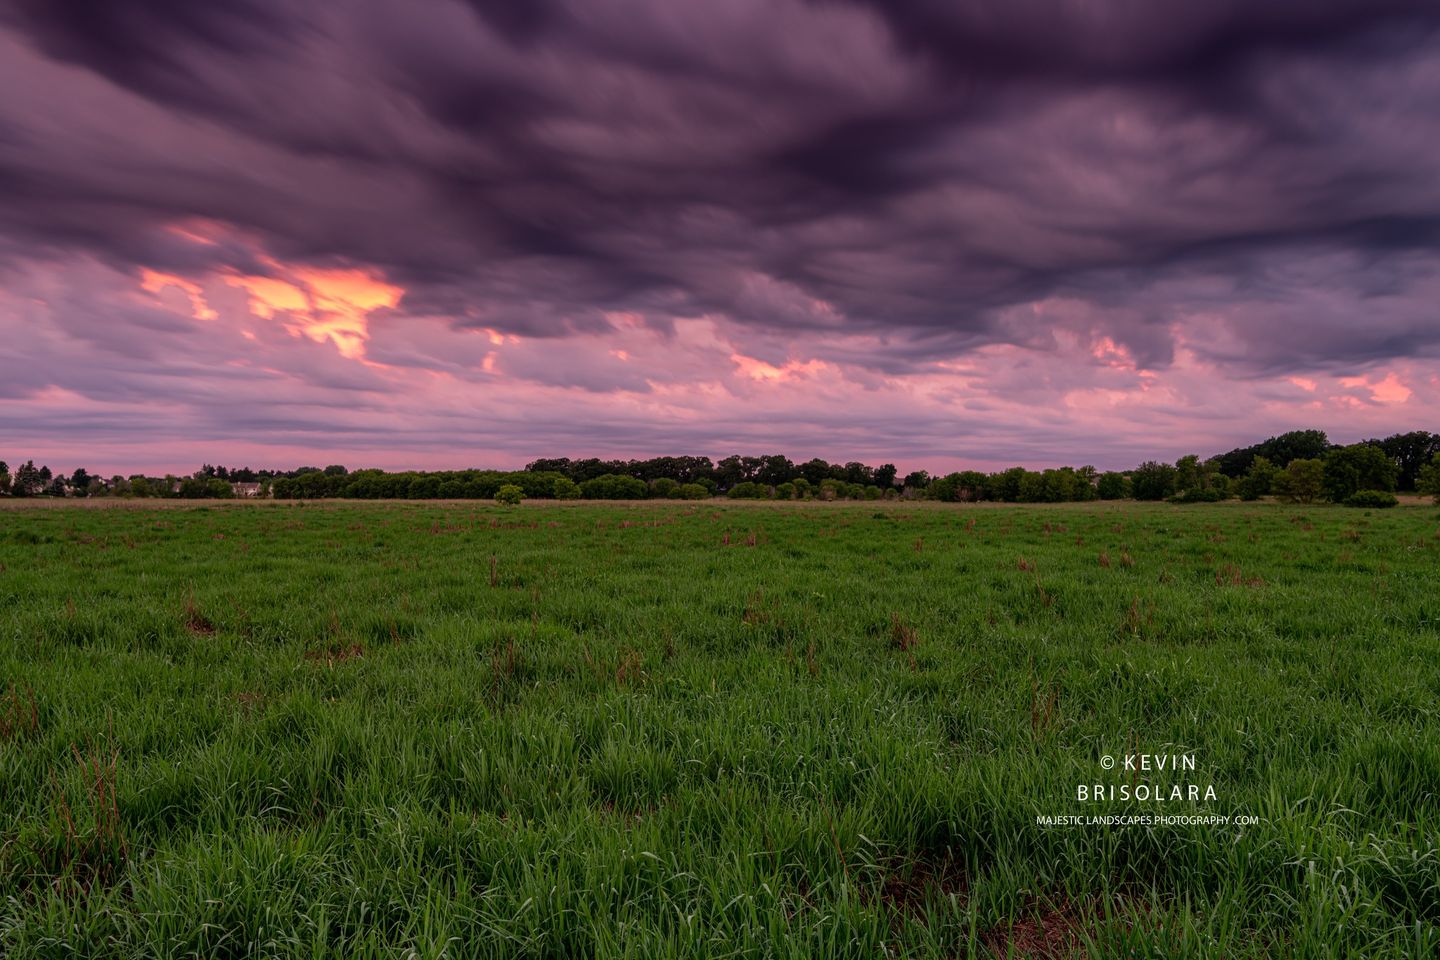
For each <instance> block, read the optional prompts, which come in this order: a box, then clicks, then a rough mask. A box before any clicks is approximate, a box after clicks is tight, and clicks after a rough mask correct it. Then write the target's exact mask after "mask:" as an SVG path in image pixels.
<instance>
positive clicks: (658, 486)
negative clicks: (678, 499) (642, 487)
mask: <svg viewBox="0 0 1440 960" xmlns="http://www.w3.org/2000/svg"><path fill="white" fill-rule="evenodd" d="M679 489H680V484H678V483H676V482H675V481H674V480H671V479H670V478H669V477H657V478H656V479H654V480H651V481H650V496H652V497H655V498H657V499H660V500H668V499H670V498H671V497H674V496H675V495H676V494H675V491H676V490H679Z"/></svg>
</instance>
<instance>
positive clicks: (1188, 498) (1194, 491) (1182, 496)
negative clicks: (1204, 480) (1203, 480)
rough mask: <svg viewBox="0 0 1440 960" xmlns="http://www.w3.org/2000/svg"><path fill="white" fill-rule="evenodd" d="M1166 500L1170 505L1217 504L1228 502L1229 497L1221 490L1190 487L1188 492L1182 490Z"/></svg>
mask: <svg viewBox="0 0 1440 960" xmlns="http://www.w3.org/2000/svg"><path fill="white" fill-rule="evenodd" d="M1167 499H1169V501H1170V502H1171V503H1219V502H1220V501H1221V500H1228V499H1229V496H1228V495H1227V494H1226V492H1225V491H1223V490H1214V489H1211V490H1205V489H1202V488H1200V487H1191V488H1190V489H1189V490H1183V491H1181V492H1180V493H1177V494H1175V496H1173V497H1169V498H1167Z"/></svg>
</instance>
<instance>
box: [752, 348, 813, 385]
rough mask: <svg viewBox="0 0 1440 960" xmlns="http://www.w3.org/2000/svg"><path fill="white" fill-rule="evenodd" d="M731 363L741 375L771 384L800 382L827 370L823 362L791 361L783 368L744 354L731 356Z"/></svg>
mask: <svg viewBox="0 0 1440 960" xmlns="http://www.w3.org/2000/svg"><path fill="white" fill-rule="evenodd" d="M730 361H731V362H732V363H734V364H735V366H736V367H738V368H739V369H740V374H741V375H742V376H745V377H749V378H750V379H751V380H761V381H766V382H769V383H779V382H782V381H785V380H800V379H804V378H806V377H811V376H814V375H815V374H817V373H819V372H820V371H821V370H824V369H825V361H823V360H807V361H805V362H804V363H801V362H800V361H798V360H791V361H789V362H787V363H786V364H785V365H784V366H782V367H777V366H775V365H774V364H773V363H766V362H765V361H764V360H756V359H755V358H754V357H747V356H745V354H743V353H732V354H730Z"/></svg>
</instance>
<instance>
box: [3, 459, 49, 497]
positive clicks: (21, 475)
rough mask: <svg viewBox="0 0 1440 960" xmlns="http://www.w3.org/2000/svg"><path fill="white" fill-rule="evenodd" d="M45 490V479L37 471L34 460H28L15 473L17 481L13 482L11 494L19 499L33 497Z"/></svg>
mask: <svg viewBox="0 0 1440 960" xmlns="http://www.w3.org/2000/svg"><path fill="white" fill-rule="evenodd" d="M43 489H45V478H44V477H43V476H42V475H41V473H40V471H39V470H37V469H35V461H34V460H26V461H25V462H24V463H23V464H21V466H20V467H19V469H17V470H16V471H15V479H14V480H13V481H12V482H11V487H10V492H11V493H13V494H15V496H17V497H33V496H35V495H36V494H38V493H39V492H40V491H41V490H43Z"/></svg>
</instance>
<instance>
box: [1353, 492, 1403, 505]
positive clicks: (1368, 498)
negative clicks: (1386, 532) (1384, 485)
mask: <svg viewBox="0 0 1440 960" xmlns="http://www.w3.org/2000/svg"><path fill="white" fill-rule="evenodd" d="M1343 502H1344V504H1345V506H1347V507H1372V508H1374V509H1377V510H1384V509H1386V508H1387V507H1395V506H1399V505H1400V501H1399V499H1398V498H1396V496H1395V494H1393V493H1390V492H1389V491H1388V490H1356V491H1355V492H1354V493H1352V494H1350V496H1348V497H1346V498H1345V500H1344V501H1343Z"/></svg>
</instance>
